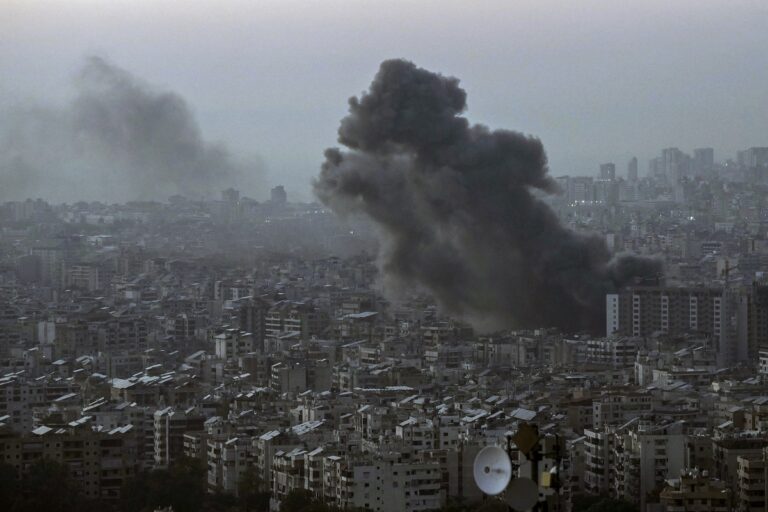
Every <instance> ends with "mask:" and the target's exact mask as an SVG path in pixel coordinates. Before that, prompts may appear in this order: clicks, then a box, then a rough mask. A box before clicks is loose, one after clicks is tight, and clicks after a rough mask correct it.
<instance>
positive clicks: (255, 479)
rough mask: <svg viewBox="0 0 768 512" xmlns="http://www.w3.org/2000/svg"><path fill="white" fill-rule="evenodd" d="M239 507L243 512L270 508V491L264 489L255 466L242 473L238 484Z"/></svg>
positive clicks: (257, 511) (255, 511)
mask: <svg viewBox="0 0 768 512" xmlns="http://www.w3.org/2000/svg"><path fill="white" fill-rule="evenodd" d="M237 495H238V502H239V508H240V510H242V511H243V512H263V511H267V510H269V498H270V496H271V494H270V492H269V491H267V490H265V489H264V485H263V482H262V481H261V477H260V476H259V472H258V471H257V470H256V467H255V466H248V468H247V469H246V470H245V471H244V472H243V473H242V474H241V475H240V481H239V482H238V485H237Z"/></svg>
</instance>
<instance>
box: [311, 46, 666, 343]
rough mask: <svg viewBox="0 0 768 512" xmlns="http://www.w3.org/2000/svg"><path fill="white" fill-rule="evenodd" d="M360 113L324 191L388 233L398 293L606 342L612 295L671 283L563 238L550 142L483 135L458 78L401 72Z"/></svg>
mask: <svg viewBox="0 0 768 512" xmlns="http://www.w3.org/2000/svg"><path fill="white" fill-rule="evenodd" d="M349 105H350V109H349V110H350V111H349V115H348V116H347V117H345V118H344V119H343V120H342V122H341V126H340V128H339V142H340V143H341V144H343V145H344V146H346V147H347V149H346V150H342V149H338V148H333V149H328V150H327V151H326V153H325V162H324V163H323V166H322V170H321V172H320V176H319V177H318V179H317V180H316V182H315V193H316V194H317V196H318V197H319V199H320V200H321V201H322V202H323V203H324V204H326V205H328V206H329V207H330V208H332V209H333V210H334V211H336V212H339V213H360V214H364V215H365V216H367V217H369V218H370V219H372V220H373V221H374V222H375V224H376V225H377V226H378V228H380V231H381V242H382V249H381V254H380V267H381V270H382V273H383V278H384V280H385V285H386V289H387V290H390V291H391V290H393V289H396V288H401V287H403V286H413V285H417V286H419V287H423V288H425V289H426V290H427V291H429V292H430V293H432V294H433V295H434V297H435V298H436V300H437V301H438V302H439V304H440V305H441V306H442V307H443V308H444V309H445V310H446V311H448V312H450V313H453V314H458V315H461V316H463V317H465V318H466V319H468V320H470V321H472V322H473V323H474V324H475V325H476V326H478V327H479V328H481V329H495V328H502V327H530V326H558V327H561V328H563V329H567V330H581V329H589V330H595V331H597V330H598V329H601V328H602V326H603V325H604V323H603V318H604V307H605V294H606V293H607V292H609V291H612V290H614V289H616V288H617V287H620V286H622V285H624V284H625V283H628V282H631V281H632V280H633V278H636V277H642V276H650V275H656V274H658V273H659V272H660V264H659V263H658V262H657V261H656V260H651V259H646V258H640V257H636V256H630V255H622V256H613V255H612V254H611V253H610V251H609V250H608V248H607V246H606V244H605V242H604V241H603V239H602V238H600V237H599V236H587V235H581V234H577V233H574V232H572V231H570V230H568V229H567V228H565V227H564V226H562V225H561V224H560V222H559V221H558V219H557V217H556V216H555V214H554V213H553V212H552V210H551V209H550V208H549V207H548V206H547V205H546V204H545V203H544V202H542V201H541V200H540V199H538V198H537V197H536V196H535V195H534V194H533V193H532V191H533V189H538V190H540V191H543V192H546V193H553V192H555V191H556V185H555V183H554V181H553V180H552V178H551V177H550V176H549V175H548V169H547V159H546V155H545V152H544V148H543V146H542V144H541V142H540V141H539V140H538V139H536V138H534V137H530V136H526V135H523V134H520V133H517V132H513V131H508V130H490V129H488V128H487V127H485V126H481V125H470V123H469V122H468V121H467V119H466V118H465V117H463V116H462V115H461V113H462V112H463V111H464V109H465V107H466V93H465V91H464V90H463V89H461V88H460V87H459V81H458V80H457V79H456V78H451V77H445V76H442V75H440V74H436V73H432V72H430V71H427V70H425V69H421V68H418V67H416V66H415V65H414V64H413V63H411V62H407V61H404V60H388V61H385V62H383V63H382V64H381V68H380V69H379V72H378V74H377V75H376V77H375V79H374V81H373V83H372V84H371V86H370V90H369V91H368V92H367V93H364V94H363V95H362V96H361V97H359V98H354V97H353V98H351V99H350V101H349Z"/></svg>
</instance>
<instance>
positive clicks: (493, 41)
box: [0, 0, 768, 199]
mask: <svg viewBox="0 0 768 512" xmlns="http://www.w3.org/2000/svg"><path fill="white" fill-rule="evenodd" d="M766 27H768V2H765V1H764V0H757V1H752V0H749V1H747V0H723V1H707V0H664V1H655V0H643V1H637V2H631V1H628V0H622V1H616V0H589V1H576V0H574V1H564V0H559V1H547V0H514V1H510V0H498V1H470V0H465V1H448V0H442V1H416V0H412V1H386V2H385V1H375V0H360V1H356V2H352V1H340V0H318V1H303V2H299V1H290V0H281V1H266V0H250V1H248V0H243V1H227V0H210V1H208V0H178V1H159V0H133V1H128V0H125V1H121V0H101V1H95V0H92V1H85V0H48V1H34V0H2V1H0V106H8V105H14V104H17V103H19V102H29V101H35V102H41V101H43V102H62V103H63V102H64V101H66V100H67V98H68V97H70V96H71V94H72V85H71V82H72V77H73V75H74V74H75V73H76V71H77V70H78V69H79V68H80V67H81V66H82V64H83V59H84V58H85V57H86V56H89V55H98V56H102V57H106V58H108V59H109V60H110V61H112V62H113V63H114V64H116V65H117V66H120V67H122V68H124V69H126V70H128V71H130V72H131V73H133V74H135V75H136V76H139V77H141V78H142V79H143V80H145V81H146V82H148V83H149V84H152V85H154V86H155V87H157V88H159V89H166V90H173V91H175V92H177V93H178V94H180V95H181V96H183V97H184V98H186V100H187V101H188V102H189V104H190V105H191V106H192V108H193V109H194V112H195V114H196V115H197V117H198V120H199V122H200V124H201V127H202V130H203V132H204V134H205V136H206V138H208V139H211V140H214V141H221V142H224V143H226V144H227V145H229V146H230V147H231V148H232V149H233V151H234V152H236V153H242V154H249V155H250V154H258V155H260V156H261V158H262V159H263V160H264V161H265V162H266V165H267V168H268V178H267V179H268V181H269V183H270V184H277V183H284V184H285V185H286V186H287V188H288V190H289V194H291V195H292V196H293V197H300V198H302V199H306V198H309V197H310V187H309V182H310V180H311V179H312V177H313V176H314V175H316V174H317V172H318V168H319V165H320V162H321V161H322V152H323V149H324V148H325V147H327V146H330V145H334V144H335V139H336V129H337V127H338V122H339V120H340V119H341V117H342V116H343V115H344V114H345V112H346V106H347V104H346V102H347V99H348V97H349V96H351V95H355V94H359V93H360V92H361V91H362V90H364V89H365V88H366V87H367V86H368V84H369V83H370V81H371V79H372V77H373V75H374V73H375V72H376V70H377V68H378V65H379V63H380V62H381V61H382V60H384V59H387V58H392V57H403V58H407V59H410V60H412V61H414V62H415V63H416V64H418V65H419V66H422V67H425V68H428V69H430V70H434V71H439V72H441V73H444V74H447V75H453V76H456V77H458V78H459V79H460V80H461V83H462V86H463V87H464V88H465V89H466V90H467V93H468V105H469V108H468V112H467V116H468V117H469V119H470V120H471V121H473V122H479V123H483V124H487V125H489V126H491V127H494V128H510V129H515V130H519V131H523V132H526V133H530V134H534V135H536V136H538V137H540V138H541V139H542V141H543V143H544V146H545V147H546V149H547V152H548V154H549V158H550V164H551V170H552V173H553V174H555V175H562V174H574V173H575V174H593V173H595V172H596V169H597V166H598V164H599V163H600V162H603V161H615V162H616V163H617V166H618V169H619V172H620V173H623V172H624V171H625V166H626V161H627V160H628V159H629V158H630V157H631V156H632V155H637V156H638V157H639V158H640V160H641V172H645V169H646V165H647V164H646V162H645V161H646V159H647V158H648V157H651V156H653V155H654V154H655V153H656V152H657V150H659V149H661V148H662V147H668V146H677V147H680V148H681V149H683V150H685V151H690V150H691V149H692V148H694V147H703V146H712V147H714V148H715V151H716V154H715V156H716V158H717V159H723V158H725V157H730V156H732V155H733V153H735V151H736V150H737V149H741V148H744V147H749V146H755V145H762V146H768V30H766ZM0 186H2V184H0ZM251 195H253V196H256V197H263V196H264V195H265V194H264V191H252V192H251Z"/></svg>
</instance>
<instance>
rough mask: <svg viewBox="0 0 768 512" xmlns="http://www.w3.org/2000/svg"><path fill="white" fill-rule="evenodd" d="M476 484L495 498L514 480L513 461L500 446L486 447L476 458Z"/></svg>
mask: <svg viewBox="0 0 768 512" xmlns="http://www.w3.org/2000/svg"><path fill="white" fill-rule="evenodd" d="M473 469H474V474H475V483H476V484H477V486H478V487H479V488H480V490H481V491H483V492H484V493H485V494H490V495H491V496H495V495H496V494H501V493H502V492H504V489H506V488H507V485H508V484H509V481H510V480H511V479H512V461H511V460H509V455H507V452H505V451H504V450H503V449H501V448H499V447H498V446H486V447H485V448H483V449H482V450H480V452H479V453H478V454H477V456H476V457H475V465H474V468H473Z"/></svg>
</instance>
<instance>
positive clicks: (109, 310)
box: [0, 147, 768, 512]
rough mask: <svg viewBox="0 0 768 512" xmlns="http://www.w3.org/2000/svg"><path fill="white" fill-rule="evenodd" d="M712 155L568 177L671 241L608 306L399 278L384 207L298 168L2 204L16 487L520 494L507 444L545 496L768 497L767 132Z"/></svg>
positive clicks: (3, 378) (173, 493)
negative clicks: (120, 199)
mask: <svg viewBox="0 0 768 512" xmlns="http://www.w3.org/2000/svg"><path fill="white" fill-rule="evenodd" d="M715 156H716V155H715V152H714V150H713V149H712V148H700V149H694V150H693V151H692V153H691V154H690V155H689V154H687V153H686V152H684V151H681V150H679V149H677V148H667V149H664V150H662V151H661V152H660V155H659V156H658V157H657V158H654V159H652V160H650V161H649V162H648V166H647V168H646V167H645V165H644V164H645V162H643V165H640V164H639V162H638V160H637V159H636V158H633V159H631V160H630V161H629V162H622V163H617V164H614V163H605V164H602V165H599V167H598V168H596V170H595V174H594V175H593V176H562V177H558V178H556V181H557V184H558V188H559V191H558V193H556V194H553V195H549V196H546V197H544V198H543V200H544V201H546V202H547V204H548V205H549V206H550V207H551V209H552V210H553V211H554V212H555V213H556V215H557V217H558V218H559V220H560V221H561V223H562V224H563V225H564V226H566V227H567V228H569V229H570V230H572V231H574V232H577V233H585V234H597V235H599V236H600V237H601V238H602V239H604V240H605V242H606V244H607V246H608V247H609V248H610V250H611V251H612V252H613V253H625V252H627V253H633V254H636V255H644V256H650V257H654V258H657V259H660V260H661V261H662V263H663V269H664V271H663V273H659V274H657V275H655V276H652V277H643V278H637V279H636V280H635V281H634V282H632V283H630V284H629V285H627V286H624V287H622V288H621V289H617V290H615V291H612V292H611V293H607V294H605V297H604V306H605V307H604V309H603V311H602V318H603V323H602V324H601V325H600V328H599V329H597V330H594V331H590V330H575V331H566V330H563V329H557V328H554V327H552V326H551V325H539V326H536V327H535V328H530V329H526V330H519V329H501V330H494V331H488V330H487V329H483V328H478V327H477V326H476V325H477V324H476V323H473V322H472V321H471V320H468V319H467V318H463V317H462V316H461V315H451V314H448V313H446V310H445V308H442V307H440V305H439V304H438V303H437V302H436V301H435V300H434V299H433V298H432V296H431V295H430V294H429V293H427V292H425V291H423V290H420V288H419V287H413V288H412V289H410V290H404V291H403V290H400V291H398V293H393V292H392V290H388V289H387V285H386V283H384V282H382V280H381V269H380V266H379V265H378V262H377V256H376V255H377V252H378V251H379V241H378V240H379V239H378V238H377V236H376V229H377V228H376V226H375V225H373V224H372V223H370V222H369V221H367V220H366V219H364V218H358V217H354V216H353V217H347V218H339V217H337V216H336V215H335V214H333V213H332V212H331V211H329V209H328V208H327V207H325V206H324V205H321V204H319V203H297V202H292V201H290V190H286V189H284V188H283V187H282V186H277V187H275V188H273V189H272V191H271V196H270V198H269V199H268V200H266V201H256V200H253V199H250V198H248V197H244V196H243V195H241V193H240V192H238V191H237V190H235V189H232V188H229V189H227V190H223V191H222V192H221V194H220V198H218V199H216V200H199V199H191V198H187V197H184V196H181V195H177V196H173V197H170V198H168V200H167V201H164V202H151V201H147V202H128V203H124V204H106V203H101V202H79V203H74V204H50V203H48V202H46V201H43V200H40V199H27V200H20V201H11V202H6V203H3V204H2V205H0V473H2V474H3V475H6V477H5V480H4V483H3V488H2V489H0V500H3V501H0V508H2V509H3V510H36V508H35V507H36V506H37V507H39V506H40V503H41V502H39V501H35V500H40V499H45V498H41V494H45V493H47V492H56V493H59V494H60V497H61V503H62V506H64V507H70V508H63V509H62V510H74V508H71V507H77V508H83V509H86V510H87V509H89V507H93V508H94V509H95V510H113V509H114V510H167V509H169V508H171V509H173V510H175V511H177V512H184V511H186V510H274V511H286V510H336V509H342V510H372V511H381V512H396V511H403V510H409V511H411V510H413V511H419V510H425V511H426V510H505V509H506V504H503V502H500V501H497V500H492V499H490V498H489V497H487V496H484V494H483V492H481V490H480V489H479V488H478V485H477V484H476V482H475V479H474V477H473V470H472V467H473V461H474V460H475V457H476V456H477V454H478V452H479V451H480V450H481V449H482V448H484V447H486V446H502V447H505V449H508V450H509V452H510V453H511V454H512V459H513V462H515V461H517V462H515V463H516V464H518V463H519V467H520V471H529V472H530V476H531V478H533V479H535V480H536V481H538V484H539V493H538V498H537V501H538V503H537V505H536V506H537V507H538V509H539V510H563V511H567V510H575V511H577V510H588V509H589V508H590V507H593V508H592V509H591V510H598V509H597V508H594V507H597V506H599V505H600V504H602V505H603V506H604V507H608V508H602V509H600V510H623V509H622V508H621V507H626V509H627V510H640V511H663V510H666V511H670V512H677V511H698V510H710V511H727V510H741V511H749V512H753V511H755V512H756V511H758V510H765V506H766V486H767V482H768V480H767V479H766V467H767V465H766V461H767V460H768V459H767V458H768V434H767V433H766V432H768V423H766V422H768V379H766V375H768V276H766V275H765V272H766V270H768V236H767V235H768V233H767V232H766V226H768V199H767V198H768V193H767V192H768V178H767V177H768V148H762V147H753V148H749V149H746V150H744V151H741V152H739V153H738V154H737V155H733V156H732V157H728V158H723V157H720V155H717V156H718V157H719V158H718V159H716V158H715ZM624 169H626V172H624ZM519 293H520V294H525V290H519ZM522 426H525V427H524V428H531V427H532V426H533V428H535V431H536V432H537V436H538V437H537V438H536V441H537V443H538V445H539V446H540V451H538V452H537V453H538V456H536V457H534V459H535V461H536V468H537V471H536V473H547V474H548V475H550V477H548V478H546V479H544V478H539V475H538V474H535V473H534V472H533V470H532V469H531V467H530V464H528V465H527V466H526V461H527V460H528V458H527V456H529V455H530V453H531V452H530V451H529V450H530V446H525V440H524V439H522V438H517V437H516V433H518V432H520V431H521V427H522ZM532 460H533V459H532ZM9 474H10V475H14V474H15V475H17V477H18V479H13V478H11V479H10V480H8V477H7V475H9ZM54 485H55V486H54ZM35 486H37V487H35ZM46 489H49V490H50V491H46ZM138 489H141V491H139V490H138ZM47 499H56V498H54V497H52V496H48V498H47ZM67 500H69V501H67ZM14 507H15V508H14ZM25 507H26V508H25ZM494 507H496V508H494ZM498 507H501V508H498ZM611 507H612V508H611ZM39 509H40V508H37V510H39Z"/></svg>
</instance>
